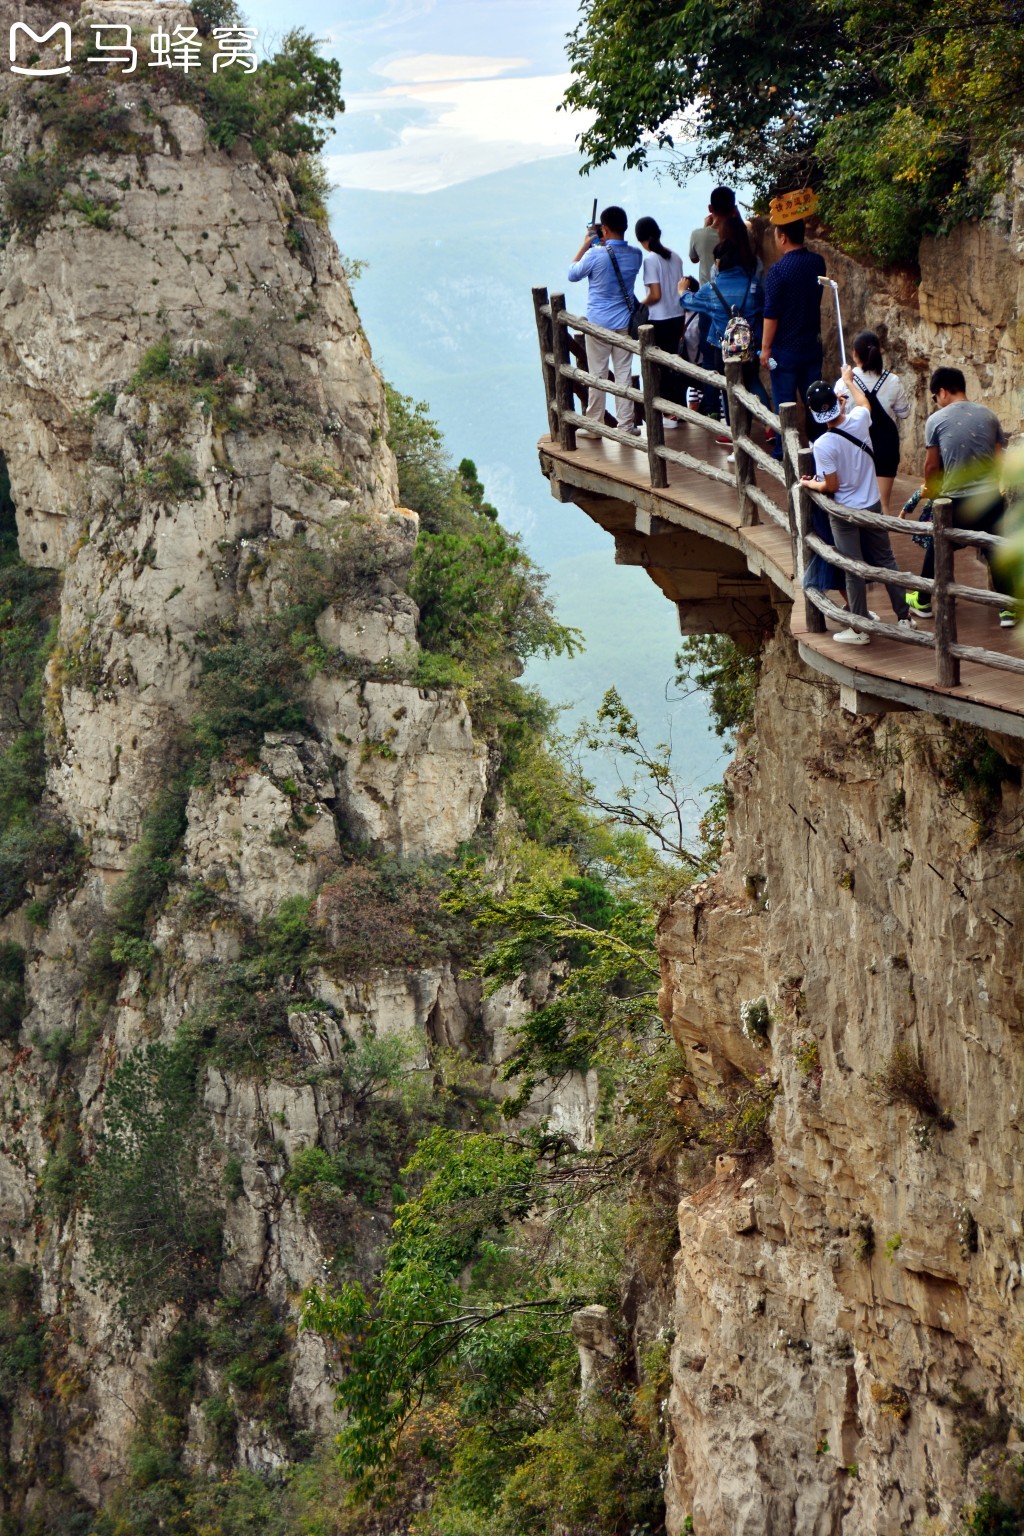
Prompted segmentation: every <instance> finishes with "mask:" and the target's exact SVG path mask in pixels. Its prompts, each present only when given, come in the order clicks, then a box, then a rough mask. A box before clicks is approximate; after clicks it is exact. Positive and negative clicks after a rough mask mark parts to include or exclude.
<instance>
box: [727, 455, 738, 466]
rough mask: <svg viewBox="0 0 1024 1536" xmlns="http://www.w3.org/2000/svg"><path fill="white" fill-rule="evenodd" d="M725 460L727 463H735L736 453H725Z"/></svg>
mask: <svg viewBox="0 0 1024 1536" xmlns="http://www.w3.org/2000/svg"><path fill="white" fill-rule="evenodd" d="M725 462H726V463H727V464H735V463H736V455H735V454H734V453H727V454H726V456H725Z"/></svg>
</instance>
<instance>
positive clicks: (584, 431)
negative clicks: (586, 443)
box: [576, 427, 601, 438]
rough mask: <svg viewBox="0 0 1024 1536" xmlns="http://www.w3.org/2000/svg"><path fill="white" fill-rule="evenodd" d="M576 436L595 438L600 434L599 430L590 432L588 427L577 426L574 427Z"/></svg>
mask: <svg viewBox="0 0 1024 1536" xmlns="http://www.w3.org/2000/svg"><path fill="white" fill-rule="evenodd" d="M576 436H577V437H595V438H600V436H601V434H600V432H591V430H590V428H589V427H577V428H576Z"/></svg>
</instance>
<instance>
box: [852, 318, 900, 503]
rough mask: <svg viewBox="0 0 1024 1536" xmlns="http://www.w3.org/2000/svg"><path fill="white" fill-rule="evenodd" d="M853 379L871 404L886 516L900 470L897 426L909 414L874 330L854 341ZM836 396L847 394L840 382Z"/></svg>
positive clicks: (873, 443)
mask: <svg viewBox="0 0 1024 1536" xmlns="http://www.w3.org/2000/svg"><path fill="white" fill-rule="evenodd" d="M851 351H852V352H853V376H854V378H855V379H856V381H857V383H858V384H859V386H860V388H861V389H862V390H863V391H864V393H865V394H866V395H867V397H868V400H869V401H870V403H871V451H872V452H873V454H874V455H875V477H876V479H877V480H878V491H879V495H880V497H881V501H882V511H883V512H886V513H888V511H889V498H890V496H891V495H892V487H893V481H894V480H895V479H896V474H897V472H898V470H899V467H900V429H899V423H900V422H901V421H906V419H907V417H908V416H909V415H910V401H909V400H908V399H907V392H906V390H905V389H904V388H903V385H902V384H901V383H900V381H899V379H898V378H897V377H896V375H895V374H894V373H889V372H888V371H887V369H886V367H885V365H884V363H883V362H882V346H881V343H880V341H879V340H878V337H877V336H876V335H875V333H874V331H861V333H860V335H859V336H855V337H854V339H853V346H852V348H851ZM835 392H836V394H837V395H840V394H848V393H849V391H848V390H847V388H846V385H845V384H844V383H843V380H842V379H838V380H837V381H836V385H835Z"/></svg>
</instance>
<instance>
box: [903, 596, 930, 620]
mask: <svg viewBox="0 0 1024 1536" xmlns="http://www.w3.org/2000/svg"><path fill="white" fill-rule="evenodd" d="M907 607H908V608H909V609H910V611H911V613H914V614H916V615H917V617H918V618H919V619H930V618H931V616H932V605H931V603H930V602H929V601H928V599H927V597H923V596H922V595H921V593H920V592H908V593H907Z"/></svg>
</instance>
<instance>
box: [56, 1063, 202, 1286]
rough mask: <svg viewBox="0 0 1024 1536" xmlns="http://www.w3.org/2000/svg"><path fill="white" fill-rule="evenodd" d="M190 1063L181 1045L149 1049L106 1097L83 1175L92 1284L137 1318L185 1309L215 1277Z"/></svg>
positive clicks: (120, 1072)
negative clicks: (172, 1304)
mask: <svg viewBox="0 0 1024 1536" xmlns="http://www.w3.org/2000/svg"><path fill="white" fill-rule="evenodd" d="M198 1073H199V1062H198V1058H197V1055H196V1052H195V1051H194V1049H193V1047H192V1045H191V1043H190V1042H189V1041H186V1040H183V1041H180V1042H178V1043H177V1044H175V1045H173V1046H169V1045H149V1046H145V1047H143V1048H142V1049H141V1050H138V1051H135V1052H134V1053H133V1054H132V1055H131V1056H129V1057H128V1058H127V1059H126V1060H125V1061H124V1062H123V1063H122V1064H121V1066H120V1067H118V1069H117V1071H116V1072H115V1073H114V1076H113V1078H112V1079H111V1082H110V1086H109V1087H108V1089H107V1094H106V1103H105V1113H104V1119H103V1127H102V1129H101V1130H100V1131H99V1132H98V1133H97V1136H96V1150H95V1153H94V1156H93V1160H92V1163H91V1165H90V1166H89V1168H88V1170H87V1175H86V1186H85V1199H86V1205H87V1207H88V1217H87V1222H86V1232H87V1235H88V1238H89V1242H90V1244H91V1247H92V1274H93V1276H94V1278H95V1279H96V1280H98V1281H100V1282H102V1283H103V1284H105V1285H109V1286H111V1287H113V1288H114V1289H115V1290H117V1291H119V1292H120V1297H121V1304H122V1306H123V1308H124V1309H125V1310H126V1311H127V1312H130V1313H132V1314H143V1313H146V1312H149V1311H151V1310H152V1309H153V1308H154V1307H157V1306H160V1305H161V1304H163V1303H164V1302H167V1301H178V1302H184V1301H189V1300H193V1301H194V1300H195V1299H196V1298H197V1297H199V1296H201V1295H203V1294H205V1293H207V1292H208V1291H209V1290H210V1288H211V1286H212V1284H213V1281H214V1278H215V1274H216V1261H217V1258H218V1253H219V1245H220V1236H219V1234H220V1221H219V1216H218V1213H217V1212H216V1210H215V1209H214V1208H213V1205H212V1203H211V1201H210V1198H209V1195H208V1193H207V1191H206V1188H205V1181H204V1177H203V1173H202V1160H201V1151H202V1147H203V1142H204V1125H203V1121H202V1119H201V1117H200V1114H199V1085H198Z"/></svg>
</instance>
